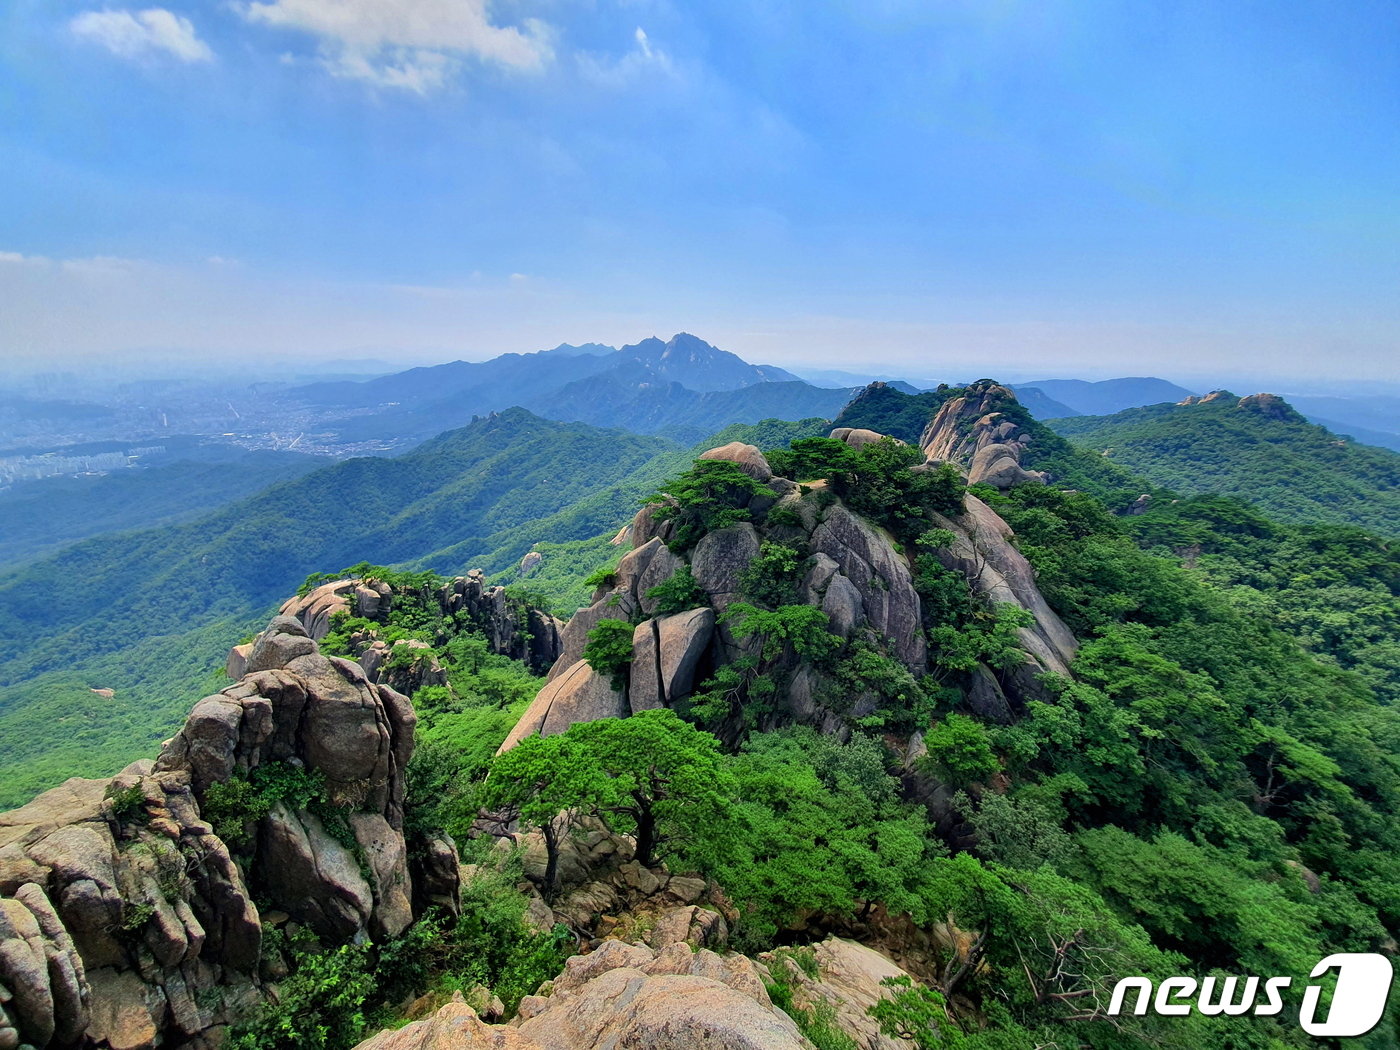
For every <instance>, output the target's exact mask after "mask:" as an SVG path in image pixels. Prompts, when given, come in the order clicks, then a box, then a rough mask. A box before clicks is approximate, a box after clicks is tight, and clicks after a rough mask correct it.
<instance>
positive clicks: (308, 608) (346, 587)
mask: <svg viewBox="0 0 1400 1050" xmlns="http://www.w3.org/2000/svg"><path fill="white" fill-rule="evenodd" d="M359 584H360V581H359V580H334V581H332V582H330V583H323V584H321V586H319V587H317V588H315V589H314V590H312V591H310V592H308V593H307V594H304V595H299V596H298V597H295V598H288V599H287V600H286V601H285V602H283V603H282V608H281V609H279V610H278V614H279V615H281V616H290V617H292V618H294V619H296V620H298V621H300V623H301V625H302V626H303V627H304V628H306V634H308V635H310V636H311V637H312V638H313V639H315V640H316V641H318V642H319V641H320V640H321V639H323V638H324V637H325V636H326V635H328V634H330V633H331V617H332V616H334V615H335V614H336V613H340V612H349V611H350V602H351V601H352V599H353V597H354V594H355V588H356V587H358V586H359ZM230 677H234V676H230ZM240 677H241V676H240Z"/></svg>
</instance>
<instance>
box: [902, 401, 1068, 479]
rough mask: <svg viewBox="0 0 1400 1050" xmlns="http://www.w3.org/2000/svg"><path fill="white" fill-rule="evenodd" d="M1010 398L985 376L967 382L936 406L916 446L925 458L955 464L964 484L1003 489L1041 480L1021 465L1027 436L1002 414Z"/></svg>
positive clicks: (1037, 475) (1028, 442)
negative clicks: (980, 380)
mask: <svg viewBox="0 0 1400 1050" xmlns="http://www.w3.org/2000/svg"><path fill="white" fill-rule="evenodd" d="M1015 402H1016V395H1015V394H1013V393H1012V392H1011V390H1009V389H1008V388H1007V387H1004V386H1001V385H999V384H997V383H993V382H990V381H987V380H984V381H982V382H978V383H973V384H970V385H969V386H968V387H967V389H966V390H965V391H964V392H963V393H962V394H960V395H959V396H958V397H954V398H949V399H948V400H947V401H945V402H943V404H942V405H941V406H939V409H938V412H937V414H935V415H934V417H933V419H932V420H931V421H930V422H929V424H928V426H927V427H925V428H924V432H923V435H922V436H921V437H920V438H919V446H920V447H921V448H922V449H923V451H924V454H925V456H926V457H927V458H928V459H929V460H930V461H933V462H952V463H957V464H959V465H960V466H961V467H962V468H963V469H964V470H966V471H967V480H968V483H969V484H973V485H976V484H986V485H991V486H993V487H995V488H999V489H1007V488H1010V487H1011V486H1013V485H1019V484H1022V483H1023V482H1027V481H1033V482H1043V481H1044V480H1045V475H1044V474H1041V473H1038V472H1036V471H1029V470H1026V469H1024V468H1023V467H1022V466H1021V458H1022V456H1023V455H1024V453H1025V450H1026V448H1027V446H1029V445H1030V443H1031V435H1030V434H1029V433H1028V432H1027V431H1026V430H1025V429H1024V428H1022V427H1021V426H1020V425H1019V424H1017V423H1016V422H1015V421H1014V420H1013V419H1011V418H1009V417H1008V416H1007V414H1006V410H1007V408H1008V406H1011V405H1014V404H1015Z"/></svg>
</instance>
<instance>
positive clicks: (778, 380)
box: [290, 332, 851, 441]
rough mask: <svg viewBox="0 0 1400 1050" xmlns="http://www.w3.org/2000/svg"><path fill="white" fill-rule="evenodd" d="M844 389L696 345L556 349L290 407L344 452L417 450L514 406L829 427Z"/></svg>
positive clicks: (320, 387)
mask: <svg viewBox="0 0 1400 1050" xmlns="http://www.w3.org/2000/svg"><path fill="white" fill-rule="evenodd" d="M850 393H851V392H850V391H849V390H845V389H828V388H821V387H816V386H813V385H811V384H809V383H806V382H804V381H802V380H801V379H798V378H797V376H795V375H793V374H792V373H791V372H787V371H785V370H783V369H781V368H777V367H775V366H773V365H754V364H749V363H748V362H747V361H745V360H744V359H743V358H741V357H739V356H738V355H737V354H732V353H730V352H729V351H727V350H721V349H719V348H718V347H716V346H713V345H711V344H710V343H707V342H705V341H704V340H703V339H700V338H699V337H697V336H694V335H690V334H689V333H687V332H680V333H678V334H676V335H674V336H672V337H671V338H670V339H669V340H662V339H659V338H657V337H655V336H652V337H650V338H647V339H643V340H642V341H641V342H638V343H633V344H630V345H628V346H624V347H622V349H620V350H615V349H613V348H612V347H609V346H605V345H602V344H599V343H584V344H583V345H581V346H574V345H571V344H568V343H564V344H561V345H560V346H557V347H555V348H554V349H552V350H542V351H540V352H538V353H533V354H502V355H501V356H500V357H496V358H492V359H491V360H489V361H482V362H467V361H454V362H452V363H450V364H445V365H435V366H432V367H428V368H414V369H410V370H409V371H406V372H400V373H398V374H396V375H390V376H383V377H380V378H378V379H373V380H370V381H369V382H364V383H317V384H313V385H310V386H305V387H300V388H297V389H295V390H293V391H292V392H291V394H290V396H291V397H292V398H293V399H295V400H298V401H301V402H303V403H305V404H307V405H309V406H316V407H319V408H321V409H323V410H326V411H327V412H329V413H331V414H332V415H334V413H335V412H337V411H340V412H343V413H344V418H342V419H340V420H339V421H337V422H336V423H335V426H336V428H337V430H338V432H339V433H340V435H341V437H342V438H343V439H344V440H347V441H363V440H370V439H376V438H391V439H397V440H404V439H417V440H421V439H424V438H427V437H430V436H431V435H433V434H438V433H441V432H442V431H444V430H448V429H451V428H453V427H458V426H463V425H465V424H467V423H470V422H471V420H472V418H473V417H475V416H479V415H484V414H486V413H488V412H495V411H500V410H502V409H505V408H510V407H514V406H520V407H524V408H528V409H530V410H531V411H532V412H535V413H537V414H539V415H541V416H545V417H548V418H551V419H559V420H563V421H566V422H587V423H594V424H597V425H599V426H616V427H622V428H624V429H627V430H632V431H636V432H640V433H655V432H657V431H660V430H662V429H665V428H676V427H679V428H681V431H680V433H681V434H682V435H683V436H684V437H686V438H698V437H699V436H701V435H703V434H705V433H708V432H710V431H713V430H715V429H718V428H719V427H723V426H725V425H727V424H729V423H733V422H757V421H758V420H760V419H764V418H771V417H784V418H789V419H791V418H797V417H801V416H823V417H830V416H834V415H835V414H836V413H837V412H839V411H840V409H841V406H842V405H843V404H845V402H846V401H847V400H848V399H849V397H850Z"/></svg>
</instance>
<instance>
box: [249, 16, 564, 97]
mask: <svg viewBox="0 0 1400 1050" xmlns="http://www.w3.org/2000/svg"><path fill="white" fill-rule="evenodd" d="M242 12H243V15H244V17H245V18H247V19H248V20H249V21H252V22H260V23H262V24H264V25H268V26H274V27H277V28H282V29H294V30H300V31H302V32H305V33H309V34H311V35H312V36H314V37H316V38H317V40H318V42H319V44H320V48H321V57H322V62H323V64H324V65H325V67H326V69H327V70H329V71H330V73H331V74H332V75H334V76H338V77H346V78H351V79H356V80H364V81H367V82H369V83H371V84H374V85H376V86H378V87H386V88H398V89H400V90H405V91H412V92H414V93H416V94H419V95H426V94H428V93H430V92H432V91H435V90H437V89H439V88H441V87H443V86H444V85H445V84H446V83H447V81H448V79H449V78H450V77H451V75H452V74H453V72H454V71H455V70H456V67H457V65H458V64H459V63H460V62H461V61H463V60H467V59H471V60H475V61H478V62H482V63H486V64H490V65H495V66H499V67H501V68H504V69H507V70H514V71H518V72H527V73H528V72H537V71H539V70H541V69H543V68H544V67H545V65H547V64H548V63H549V61H550V60H551V59H552V58H553V57H554V49H553V47H552V45H551V42H550V38H551V35H552V34H551V31H550V27H549V26H548V25H546V24H545V23H544V22H541V21H540V20H538V19H534V18H527V19H525V20H524V21H523V22H522V23H521V24H520V25H519V26H509V25H496V24H494V23H493V22H492V21H491V16H490V12H489V10H488V4H487V0H254V2H250V3H248V4H246V5H244V7H243V8H242Z"/></svg>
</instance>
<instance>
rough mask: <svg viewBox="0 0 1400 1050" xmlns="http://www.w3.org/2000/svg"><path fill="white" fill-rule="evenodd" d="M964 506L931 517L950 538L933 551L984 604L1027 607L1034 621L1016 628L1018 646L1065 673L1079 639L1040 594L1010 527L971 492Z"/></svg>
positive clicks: (1042, 663) (1044, 666)
mask: <svg viewBox="0 0 1400 1050" xmlns="http://www.w3.org/2000/svg"><path fill="white" fill-rule="evenodd" d="M963 507H964V510H963V513H962V514H960V515H958V516H957V517H956V518H945V517H943V516H942V515H937V514H936V515H934V522H935V524H937V525H940V526H941V527H943V528H945V529H947V530H948V531H950V532H952V533H953V537H954V538H953V542H952V543H951V544H950V545H949V546H948V547H946V548H943V549H941V550H939V551H938V552H937V554H938V558H939V560H940V561H942V562H943V564H944V565H946V566H948V567H949V568H951V569H956V570H957V571H958V572H960V573H962V574H963V576H964V577H965V578H966V579H967V581H968V584H969V586H970V587H971V588H972V590H973V593H974V594H976V595H977V596H978V597H980V598H982V599H983V600H984V601H986V602H987V603H988V604H991V605H999V604H1011V605H1016V606H1019V607H1020V608H1023V609H1026V610H1027V611H1029V612H1030V613H1031V615H1032V616H1033V617H1034V623H1033V624H1032V625H1031V626H1030V627H1023V628H1021V629H1020V630H1019V631H1018V632H1017V634H1018V638H1019V642H1020V645H1021V648H1022V649H1023V650H1025V651H1026V652H1027V653H1028V654H1030V656H1031V657H1032V658H1033V659H1034V660H1035V661H1036V662H1037V663H1038V664H1039V665H1040V667H1041V669H1042V670H1043V671H1053V672H1055V673H1056V674H1068V673H1069V664H1070V662H1071V661H1072V660H1073V659H1074V654H1075V652H1076V651H1077V650H1078V647H1079V643H1078V642H1077V641H1076V639H1075V637H1074V634H1073V632H1071V631H1070V629H1069V628H1068V627H1067V626H1066V625H1065V622H1064V621H1063V620H1061V619H1060V617H1059V616H1058V615H1057V614H1056V613H1055V611H1054V610H1053V609H1051V608H1050V604H1049V603H1048V602H1047V601H1046V600H1045V596H1044V595H1043V594H1041V593H1040V588H1039V587H1038V586H1037V585H1036V581H1035V570H1034V569H1033V568H1032V567H1031V564H1030V562H1028V561H1027V560H1026V557H1025V555H1023V554H1022V553H1021V552H1020V551H1018V550H1017V549H1016V548H1015V546H1013V545H1012V543H1011V539H1012V535H1013V533H1012V531H1011V526H1009V525H1008V524H1007V523H1006V522H1005V521H1004V520H1003V519H1002V517H1001V516H1000V515H999V514H997V513H996V511H994V510H992V508H991V507H989V506H987V504H985V503H983V502H982V501H981V500H980V499H978V498H977V497H976V496H973V495H971V494H969V495H968V496H967V497H966V498H965V499H964V501H963Z"/></svg>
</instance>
